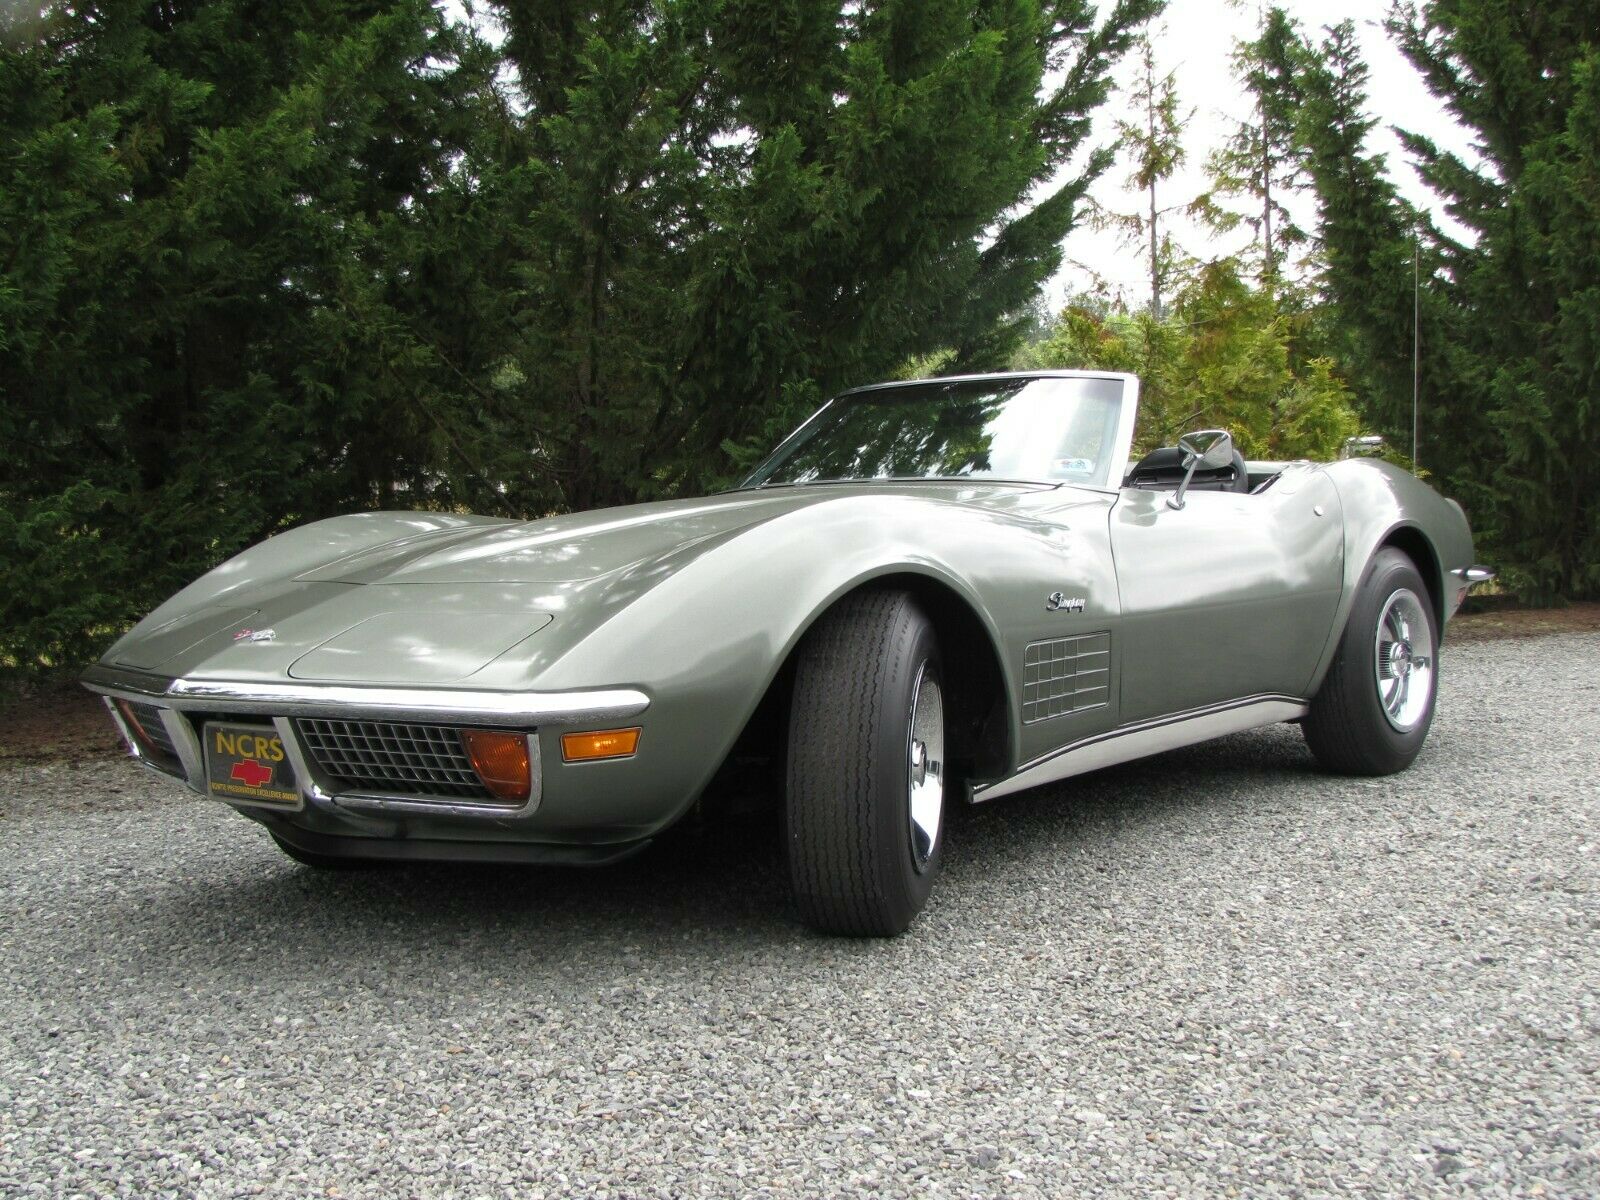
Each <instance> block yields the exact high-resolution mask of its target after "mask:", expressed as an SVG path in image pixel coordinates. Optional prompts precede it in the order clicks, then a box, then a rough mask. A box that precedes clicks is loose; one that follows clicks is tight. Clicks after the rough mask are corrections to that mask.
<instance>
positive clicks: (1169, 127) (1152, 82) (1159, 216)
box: [1098, 35, 1196, 319]
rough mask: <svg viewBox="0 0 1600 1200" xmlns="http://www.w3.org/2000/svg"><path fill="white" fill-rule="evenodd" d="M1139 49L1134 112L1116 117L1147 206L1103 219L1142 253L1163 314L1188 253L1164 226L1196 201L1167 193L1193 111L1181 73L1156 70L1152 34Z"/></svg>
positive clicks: (1132, 180)
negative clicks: (1181, 96)
mask: <svg viewBox="0 0 1600 1200" xmlns="http://www.w3.org/2000/svg"><path fill="white" fill-rule="evenodd" d="M1138 49H1139V73H1138V75H1137V77H1136V82H1135V84H1134V87H1133V90H1132V92H1131V93H1130V94H1129V96H1128V103H1129V107H1130V110H1131V114H1132V116H1131V119H1130V118H1123V119H1121V120H1119V121H1118V122H1117V145H1118V149H1119V150H1120V151H1121V153H1122V154H1123V155H1124V156H1125V157H1126V158H1127V159H1128V176H1127V183H1128V188H1129V190H1130V191H1138V192H1142V193H1143V194H1144V198H1145V203H1144V208H1143V209H1142V210H1141V211H1138V212H1125V213H1119V212H1113V211H1109V210H1102V211H1101V212H1100V213H1099V214H1098V221H1099V223H1100V224H1101V225H1102V226H1104V227H1108V228H1113V229H1117V230H1119V231H1120V232H1121V234H1122V236H1123V238H1124V240H1125V241H1126V242H1128V243H1129V244H1130V245H1132V246H1135V247H1138V248H1139V250H1140V252H1141V253H1142V254H1143V256H1144V259H1145V262H1146V263H1147V264H1148V265H1147V271H1148V275H1149V280H1150V311H1151V312H1152V313H1153V314H1154V315H1155V317H1156V318H1157V319H1159V318H1160V317H1161V313H1162V307H1163V305H1164V303H1165V300H1166V297H1167V295H1168V294H1169V292H1170V291H1171V289H1172V286H1173V281H1174V279H1175V278H1176V276H1177V275H1178V273H1179V269H1180V264H1181V260H1182V258H1183V253H1182V251H1181V250H1180V249H1179V248H1178V247H1177V246H1176V245H1175V244H1174V243H1173V241H1172V235H1171V232H1170V231H1167V230H1165V228H1164V225H1165V221H1166V218H1168V217H1170V216H1172V215H1173V214H1174V213H1177V212H1186V211H1190V210H1191V209H1192V208H1193V207H1194V205H1195V203H1196V202H1195V201H1194V200H1192V199H1191V200H1186V201H1184V202H1182V203H1178V204H1173V203H1170V202H1166V203H1164V202H1163V193H1164V190H1165V186H1166V184H1167V183H1168V182H1169V181H1170V180H1171V179H1172V176H1173V175H1174V173H1176V171H1177V170H1178V168H1179V167H1180V166H1182V165H1183V161H1184V159H1185V158H1186V157H1187V151H1186V150H1185V148H1184V144H1183V126H1184V125H1185V123H1186V122H1187V121H1188V119H1189V118H1190V117H1192V116H1193V115H1194V114H1193V112H1192V111H1191V112H1190V113H1188V114H1185V113H1183V112H1181V111H1180V107H1179V102H1178V89H1177V80H1176V76H1175V75H1174V73H1173V72H1171V71H1168V72H1166V73H1165V74H1161V73H1159V72H1158V71H1157V68H1156V53H1155V46H1154V45H1153V44H1152V42H1151V40H1150V38H1149V36H1148V35H1146V36H1145V37H1142V38H1140V39H1139V42H1138Z"/></svg>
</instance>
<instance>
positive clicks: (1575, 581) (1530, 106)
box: [1302, 0, 1600, 601]
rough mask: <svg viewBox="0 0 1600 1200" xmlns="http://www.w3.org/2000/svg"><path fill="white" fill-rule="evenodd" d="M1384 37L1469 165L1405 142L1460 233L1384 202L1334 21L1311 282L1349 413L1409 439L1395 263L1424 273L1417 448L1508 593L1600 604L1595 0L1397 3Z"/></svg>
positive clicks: (1319, 136)
mask: <svg viewBox="0 0 1600 1200" xmlns="http://www.w3.org/2000/svg"><path fill="white" fill-rule="evenodd" d="M1388 27H1389V30H1390V33H1391V35H1392V36H1393V37H1395V38H1396V39H1397V40H1398V42H1399V44H1400V47H1401V49H1402V50H1403V51H1404V52H1405V54H1406V56H1407V57H1408V58H1409V59H1410V60H1411V62H1412V63H1413V64H1414V65H1415V66H1416V68H1417V69H1418V70H1419V71H1420V72H1421V74H1422V76H1423V79H1424V80H1425V81H1426V83H1427V84H1428V86H1429V88H1430V89H1431V90H1432V91H1433V92H1434V93H1435V94H1436V95H1438V96H1439V97H1440V99H1441V100H1442V101H1443V102H1444V103H1445V105H1446V106H1447V107H1448V108H1449V109H1450V110H1451V111H1452V112H1453V113H1454V114H1455V115H1456V116H1457V117H1458V118H1459V119H1460V120H1461V121H1462V123H1463V124H1464V125H1466V126H1467V128H1468V129H1469V130H1470V131H1471V132H1472V134H1473V137H1474V142H1475V145H1476V146H1477V148H1478V151H1479V153H1480V154H1481V156H1482V157H1481V161H1475V162H1468V161H1465V160H1463V159H1461V158H1460V157H1458V156H1456V155H1454V154H1451V153H1449V152H1446V151H1443V150H1441V149H1439V148H1438V147H1437V146H1435V145H1433V144H1432V143H1431V142H1429V141H1428V140H1427V139H1424V138H1421V137H1417V136H1414V135H1403V138H1402V140H1403V141H1404V143H1405V145H1406V148H1407V150H1408V151H1409V153H1410V154H1411V156H1412V158H1413V160H1414V161H1415V162H1416V164H1417V166H1418V169H1419V171H1420V174H1421V175H1422V178H1423V180H1424V181H1425V182H1426V183H1427V184H1428V186H1429V187H1431V188H1432V189H1433V190H1434V191H1435V192H1436V193H1437V194H1438V195H1439V196H1440V197H1441V198H1442V199H1443V200H1444V202H1445V204H1446V206H1447V208H1448V211H1449V212H1450V213H1451V215H1452V216H1453V217H1454V218H1455V219H1456V220H1458V221H1460V222H1461V223H1462V224H1464V225H1465V226H1466V227H1467V228H1468V230H1469V231H1470V233H1471V235H1472V237H1471V238H1470V239H1468V240H1465V241H1459V240H1456V239H1454V238H1452V237H1450V236H1448V235H1446V234H1445V233H1443V232H1441V231H1440V230H1437V229H1435V228H1433V227H1432V225H1431V224H1430V223H1428V222H1426V221H1424V220H1422V219H1420V217H1419V216H1418V214H1417V213H1415V212H1414V211H1413V210H1412V209H1411V208H1410V207H1409V206H1407V205H1406V204H1405V203H1404V202H1403V201H1401V199H1400V198H1399V197H1398V195H1397V193H1396V191H1395V189H1394V186H1393V184H1392V183H1391V182H1390V181H1389V179H1388V176H1387V172H1386V170H1385V166H1384V163H1383V162H1382V160H1381V158H1377V157H1374V156H1370V155H1367V154H1366V153H1365V151H1364V149H1363V144H1362V143H1363V137H1364V135H1365V132H1366V130H1367V129H1368V128H1369V127H1370V121H1369V120H1368V119H1367V118H1365V117H1364V115H1363V107H1364V103H1365V98H1366V97H1365V83H1366V72H1365V68H1364V67H1363V65H1362V64H1361V62H1360V60H1359V59H1358V58H1357V56H1356V54H1355V51H1354V40H1353V35H1352V33H1351V31H1350V29H1349V28H1348V26H1345V27H1340V28H1338V29H1335V30H1334V31H1333V33H1332V35H1331V37H1330V39H1329V41H1328V42H1327V44H1326V45H1325V46H1324V48H1323V53H1322V55H1321V57H1320V61H1318V62H1317V63H1314V64H1312V65H1311V66H1310V67H1308V69H1307V71H1306V72H1305V74H1304V86H1305V88H1306V94H1307V104H1306V109H1305V113H1304V117H1305V119H1304V121H1303V124H1302V135H1303V137H1304V138H1305V140H1306V143H1307V145H1308V147H1309V149H1310V157H1309V160H1308V162H1309V166H1310V170H1311V173H1312V175H1313V177H1314V180H1315V184H1316V190H1317V193H1318V198H1319V204H1320V210H1321V219H1322V232H1323V237H1324V241H1325V247H1326V257H1327V265H1326V279H1325V286H1326V291H1327V293H1328V295H1329V297H1330V298H1331V299H1332V300H1333V301H1334V302H1335V305H1336V308H1335V313H1336V321H1335V327H1336V331H1337V334H1338V336H1339V337H1340V339H1341V340H1342V343H1343V345H1344V347H1345V349H1346V354H1345V356H1344V357H1346V358H1347V360H1348V361H1351V362H1353V363H1355V364H1358V366H1359V368H1360V375H1359V380H1358V383H1359V393H1360V395H1361V401H1362V407H1363V409H1364V411H1365V412H1366V413H1367V415H1368V417H1369V419H1370V420H1371V421H1372V422H1373V424H1374V425H1376V427H1377V428H1378V429H1379V430H1380V431H1382V432H1384V433H1386V434H1388V435H1390V437H1391V438H1393V439H1394V440H1397V441H1398V442H1399V443H1400V444H1402V445H1409V441H1410V416H1411V414H1410V399H1411V349H1412V345H1411V339H1412V319H1411V305H1412V287H1411V283H1412V278H1411V277H1412V270H1413V263H1412V256H1413V253H1416V254H1417V256H1418V259H1419V260H1420V261H1419V268H1420V274H1421V278H1422V297H1421V307H1422V319H1421V343H1422V354H1421V371H1420V373H1421V389H1422V402H1421V419H1420V427H1421V439H1420V446H1419V452H1418V455H1417V457H1418V458H1419V459H1420V461H1421V462H1422V463H1424V464H1425V465H1427V466H1428V467H1429V468H1430V470H1432V471H1433V473H1434V474H1435V476H1436V477H1437V479H1438V480H1439V482H1440V484H1441V486H1442V487H1443V488H1444V490H1445V491H1446V492H1447V493H1449V494H1453V495H1456V496H1459V497H1460V498H1461V499H1462V501H1463V503H1464V504H1465V505H1466V507H1467V509H1468V512H1469V514H1470V515H1471V516H1472V518H1473V521H1474V524H1475V526H1476V528H1477V531H1478V533H1479V535H1480V539H1481V541H1482V542H1483V543H1485V545H1484V549H1483V551H1482V554H1483V556H1484V557H1486V558H1488V559H1489V560H1490V561H1494V562H1496V563H1497V565H1499V566H1500V568H1501V570H1502V580H1503V581H1504V582H1505V583H1506V584H1507V586H1508V587H1509V588H1510V589H1512V590H1514V591H1516V592H1517V593H1518V594H1519V595H1520V596H1521V597H1522V598H1523V599H1525V600H1531V601H1544V600H1551V599H1558V598H1563V597H1564V598H1569V599H1577V598H1588V597H1594V596H1597V595H1600V454H1597V453H1596V449H1597V445H1600V436H1597V434H1600V430H1597V427H1596V420H1597V401H1600V333H1597V330H1600V117H1597V114H1600V26H1597V25H1596V22H1595V13H1594V6H1593V4H1592V3H1570V2H1569V3H1554V4H1541V5H1538V6H1537V7H1536V9H1528V10H1524V9H1521V8H1518V7H1516V6H1507V5H1504V4H1501V3H1496V2H1492V0H1438V2H1436V3H1427V4H1424V5H1423V6H1422V7H1421V8H1420V9H1419V8H1414V7H1412V6H1410V5H1401V6H1399V7H1398V8H1397V9H1396V10H1395V13H1394V15H1393V17H1392V19H1391V20H1390V22H1389V26H1388Z"/></svg>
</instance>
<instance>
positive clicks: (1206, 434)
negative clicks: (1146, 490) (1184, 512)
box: [1167, 429, 1233, 508]
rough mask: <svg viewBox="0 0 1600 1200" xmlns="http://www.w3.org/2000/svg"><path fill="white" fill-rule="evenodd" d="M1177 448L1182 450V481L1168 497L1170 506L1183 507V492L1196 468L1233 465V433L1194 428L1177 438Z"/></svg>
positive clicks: (1216, 467)
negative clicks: (1192, 430)
mask: <svg viewBox="0 0 1600 1200" xmlns="http://www.w3.org/2000/svg"><path fill="white" fill-rule="evenodd" d="M1178 449H1179V450H1182V451H1183V466H1184V472H1183V482H1182V483H1180V484H1179V485H1178V490H1177V492H1176V493H1175V494H1174V495H1172V496H1171V497H1169V498H1168V500H1167V505H1168V507H1170V508H1182V507H1183V494H1184V493H1185V492H1187V491H1188V490H1189V481H1190V480H1191V479H1193V478H1194V473H1195V472H1196V471H1197V470H1199V469H1200V468H1202V467H1203V468H1205V469H1206V470H1207V471H1218V470H1221V469H1222V468H1223V467H1231V466H1232V465H1233V435H1232V434H1230V433H1229V432H1228V431H1227V430H1226V429H1196V430H1195V431H1194V432H1193V433H1186V434H1184V435H1183V436H1182V437H1181V438H1179V439H1178Z"/></svg>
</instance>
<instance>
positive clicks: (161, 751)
mask: <svg viewBox="0 0 1600 1200" xmlns="http://www.w3.org/2000/svg"><path fill="white" fill-rule="evenodd" d="M127 704H128V711H129V712H131V713H132V714H133V719H134V720H135V721H137V722H138V728H137V729H135V730H134V731H133V732H134V733H135V734H137V733H138V732H139V730H143V731H144V737H143V738H141V739H140V740H141V741H142V742H143V743H144V744H143V745H142V746H140V747H139V748H140V749H141V750H143V751H145V753H146V756H147V757H148V758H149V759H150V760H151V761H152V762H153V763H155V764H156V765H158V766H163V767H169V768H176V767H177V765H178V748H177V747H176V746H174V745H173V744H172V738H171V737H170V736H169V735H168V733H167V727H166V726H165V725H163V724H162V723H161V710H160V709H159V708H157V707H156V706H155V705H154V704H145V703H143V702H141V701H138V700H129V701H128V702H127Z"/></svg>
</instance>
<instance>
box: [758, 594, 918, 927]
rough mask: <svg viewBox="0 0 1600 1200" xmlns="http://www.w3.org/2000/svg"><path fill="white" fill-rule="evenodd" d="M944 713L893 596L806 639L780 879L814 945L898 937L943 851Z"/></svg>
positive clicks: (854, 604) (906, 599)
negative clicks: (786, 879)
mask: <svg viewBox="0 0 1600 1200" xmlns="http://www.w3.org/2000/svg"><path fill="white" fill-rule="evenodd" d="M945 753H946V741H945V702H944V685H943V678H942V676H941V673H940V660H939V648H938V644H937V642H936V641H935V638H934V631H933V625H932V623H931V622H930V621H929V620H928V618H927V617H926V616H925V615H924V614H923V613H922V611H921V610H920V609H919V608H918V607H917V605H916V602H915V601H914V600H913V599H912V598H911V597H910V596H909V595H907V594H906V593H904V592H890V591H881V592H861V593H857V594H856V595H853V596H849V597H847V598H846V599H844V600H843V601H841V602H840V603H839V604H838V605H837V606H836V607H835V608H834V609H833V610H831V611H830V612H828V613H827V614H826V615H825V616H824V617H823V618H822V619H821V621H819V622H818V624H817V626H816V627H815V628H813V629H812V630H811V632H810V633H808V634H807V635H806V640H805V642H804V643H803V644H802V646H801V649H800V654H799V660H798V663H797V665H796V672H795V683H794V694H793V704H792V707H791V712H790V718H789V752H788V765H787V772H786V778H785V810H786V814H785V815H786V834H787V840H788V852H789V875H790V881H791V883H792V884H793V887H794V894H795V900H796V903H797V904H798V906H799V908H800V913H801V915H802V916H803V917H804V918H805V920H806V922H807V923H808V924H809V925H811V926H813V927H814V928H816V929H819V930H821V931H823V932H825V933H839V934H849V935H853V936H857V937H874V936H876V937H886V936H889V935H892V934H896V933H900V932H902V931H903V930H905V928H906V927H907V926H908V925H910V924H911V920H912V918H913V917H915V916H916V915H917V913H918V912H920V911H921V909H922V906H923V905H924V904H926V903H927V900H928V894H929V892H931V891H932V889H933V881H934V878H935V877H936V876H937V875H938V873H939V866H940V862H941V860H942V856H943V850H944V802H945V792H946V790H947V788H946V785H947V776H946V769H945V761H946V760H945Z"/></svg>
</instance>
